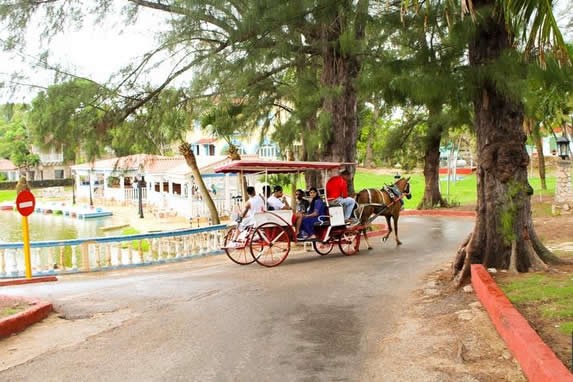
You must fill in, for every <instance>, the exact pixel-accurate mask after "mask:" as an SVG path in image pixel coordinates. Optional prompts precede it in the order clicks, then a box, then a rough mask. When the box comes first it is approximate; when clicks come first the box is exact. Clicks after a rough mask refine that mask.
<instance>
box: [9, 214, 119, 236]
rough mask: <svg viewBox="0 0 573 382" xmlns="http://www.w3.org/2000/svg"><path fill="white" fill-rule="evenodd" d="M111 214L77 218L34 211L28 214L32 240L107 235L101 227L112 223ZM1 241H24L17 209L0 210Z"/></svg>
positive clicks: (20, 218)
mask: <svg viewBox="0 0 573 382" xmlns="http://www.w3.org/2000/svg"><path fill="white" fill-rule="evenodd" d="M111 218H112V217H111V216H109V217H104V218H97V219H85V220H84V219H76V218H72V217H68V216H62V215H52V214H47V215H44V214H40V213H33V214H32V215H30V216H28V226H29V229H30V241H46V240H68V239H80V238H88V237H98V236H106V235H105V234H104V232H103V231H102V230H101V229H100V228H101V227H104V226H106V225H110V223H111ZM0 227H2V229H0V241H4V242H21V241H22V216H21V215H20V214H19V213H18V212H15V211H0Z"/></svg>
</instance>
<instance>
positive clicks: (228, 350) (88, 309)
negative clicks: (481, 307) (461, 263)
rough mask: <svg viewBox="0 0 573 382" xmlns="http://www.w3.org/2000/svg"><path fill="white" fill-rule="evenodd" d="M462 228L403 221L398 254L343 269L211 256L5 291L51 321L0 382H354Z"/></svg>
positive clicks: (332, 261)
mask: <svg viewBox="0 0 573 382" xmlns="http://www.w3.org/2000/svg"><path fill="white" fill-rule="evenodd" d="M472 226H473V220H472V219H467V218H438V217H415V216H405V217H402V218H401V219H400V238H401V240H402V242H403V243H404V244H403V245H402V246H400V247H396V246H395V242H394V240H393V238H391V239H390V240H389V241H388V242H387V243H384V244H382V243H381V241H380V238H374V239H371V243H372V244H374V249H373V250H371V251H368V250H366V249H361V251H360V253H359V254H358V255H355V256H352V257H345V256H343V255H341V254H340V253H339V252H338V251H337V250H335V251H334V253H332V254H330V255H328V256H325V257H320V256H318V255H316V254H314V253H312V252H306V253H304V252H302V253H293V254H291V255H290V256H289V258H288V259H287V260H286V261H285V262H284V263H283V264H282V265H280V266H279V267H276V268H272V269H268V268H263V267H260V266H258V265H256V264H253V265H249V266H238V265H236V264H234V263H232V262H231V261H230V260H228V259H227V258H226V256H212V257H207V258H201V259H196V260H192V261H188V262H184V263H178V264H169V265H164V266H158V267H150V268H138V269H131V270H121V271H115V272H109V273H101V274H97V273H92V274H86V275H73V276H63V277H60V281H59V282H57V283H49V284H42V285H35V284H32V285H25V286H13V287H4V288H2V290H1V293H2V294H7V295H20V296H29V297H35V298H40V299H43V300H48V301H51V302H52V303H53V304H54V308H55V309H56V311H57V312H58V314H57V315H53V316H52V317H51V318H49V319H47V320H45V321H44V322H42V323H39V324H37V325H35V326H34V327H32V328H29V329H28V330H27V331H26V332H24V333H21V334H18V335H16V336H13V337H11V338H8V339H5V340H3V341H0V380H2V381H20V380H26V381H29V380H31V381H33V380H41V381H62V380H69V381H71V380H82V381H102V380H105V381H132V380H133V381H135V380H137V381H271V380H272V381H300V380H304V381H315V380H329V381H330V380H340V381H357V380H364V376H365V375H369V373H368V370H365V368H367V367H368V366H367V365H368V364H371V362H372V357H373V356H374V354H376V351H375V350H376V349H377V347H378V345H379V344H380V342H381V341H383V340H384V338H385V337H386V336H388V335H389V334H390V333H392V330H393V328H394V327H395V325H396V324H397V323H399V320H400V314H401V312H402V311H403V309H404V307H405V306H406V305H407V303H408V298H409V296H410V294H411V292H412V291H413V290H415V289H416V288H417V287H419V286H420V280H421V278H422V276H423V275H424V274H425V273H427V272H429V271H431V270H433V269H434V268H436V267H437V266H440V265H442V264H443V263H444V262H447V261H449V260H451V259H452V258H453V256H454V253H455V250H456V248H457V246H458V245H459V243H460V241H461V240H462V238H463V237H465V236H466V235H467V234H468V233H469V232H470V231H471V229H472ZM374 361H375V360H374Z"/></svg>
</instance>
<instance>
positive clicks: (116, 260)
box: [0, 224, 227, 278]
mask: <svg viewBox="0 0 573 382" xmlns="http://www.w3.org/2000/svg"><path fill="white" fill-rule="evenodd" d="M226 230H227V225H225V224H219V225H213V226H208V227H201V228H186V229H179V230H174V231H164V232H150V233H143V234H134V235H125V236H108V237H94V238H84V239H73V240H52V241H36V242H31V243H30V248H31V249H30V252H31V260H32V275H38V276H39V275H46V274H63V273H72V272H91V271H103V270H111V269H117V268H121V267H128V266H137V265H151V264H159V263H165V262H168V261H179V260H184V259H189V258H192V257H197V256H204V255H208V254H215V253H221V250H220V248H221V246H222V245H223V239H224V234H225V232H226ZM24 274H25V265H24V255H23V243H21V242H16V243H0V278H13V277H22V276H23V275H24Z"/></svg>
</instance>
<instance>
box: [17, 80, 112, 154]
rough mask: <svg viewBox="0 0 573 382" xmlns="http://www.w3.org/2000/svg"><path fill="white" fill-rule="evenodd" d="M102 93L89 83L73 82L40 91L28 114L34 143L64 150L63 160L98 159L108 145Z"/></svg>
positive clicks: (108, 106) (105, 110)
mask: <svg viewBox="0 0 573 382" xmlns="http://www.w3.org/2000/svg"><path fill="white" fill-rule="evenodd" d="M105 91H106V89H105V88H102V87H101V86H99V85H98V84H95V83H93V82H91V81H88V80H82V79H75V80H71V81H67V82H64V83H61V84H56V85H51V86H49V87H48V89H46V90H45V91H41V92H39V93H38V95H37V96H36V97H35V98H34V99H33V100H32V107H31V110H30V112H29V113H28V120H29V123H30V128H31V135H32V137H33V139H34V143H36V144H37V145H38V146H40V147H53V146H56V147H63V148H64V160H70V161H75V160H77V159H79V158H80V155H85V159H86V160H88V161H93V160H94V159H96V158H97V157H99V156H100V155H101V153H102V150H103V149H104V148H105V147H106V146H108V145H109V144H110V143H111V137H110V136H109V135H108V128H109V126H110V123H111V122H110V120H109V119H108V117H107V113H108V111H109V109H110V105H109V103H108V102H105V101H103V100H104V99H105V98H106V97H107V95H106V94H105ZM70 142H73V144H70Z"/></svg>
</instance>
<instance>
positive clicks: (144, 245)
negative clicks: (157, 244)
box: [121, 227, 149, 252]
mask: <svg viewBox="0 0 573 382" xmlns="http://www.w3.org/2000/svg"><path fill="white" fill-rule="evenodd" d="M138 233H141V232H139V231H138V230H136V229H135V228H133V227H126V228H124V229H123V230H122V231H121V234H122V235H136V234H138ZM139 241H140V240H134V241H132V242H131V248H133V249H135V250H139ZM128 245H129V244H128V243H122V244H121V247H122V248H127V247H128ZM141 250H142V251H143V252H147V251H149V240H141Z"/></svg>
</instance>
